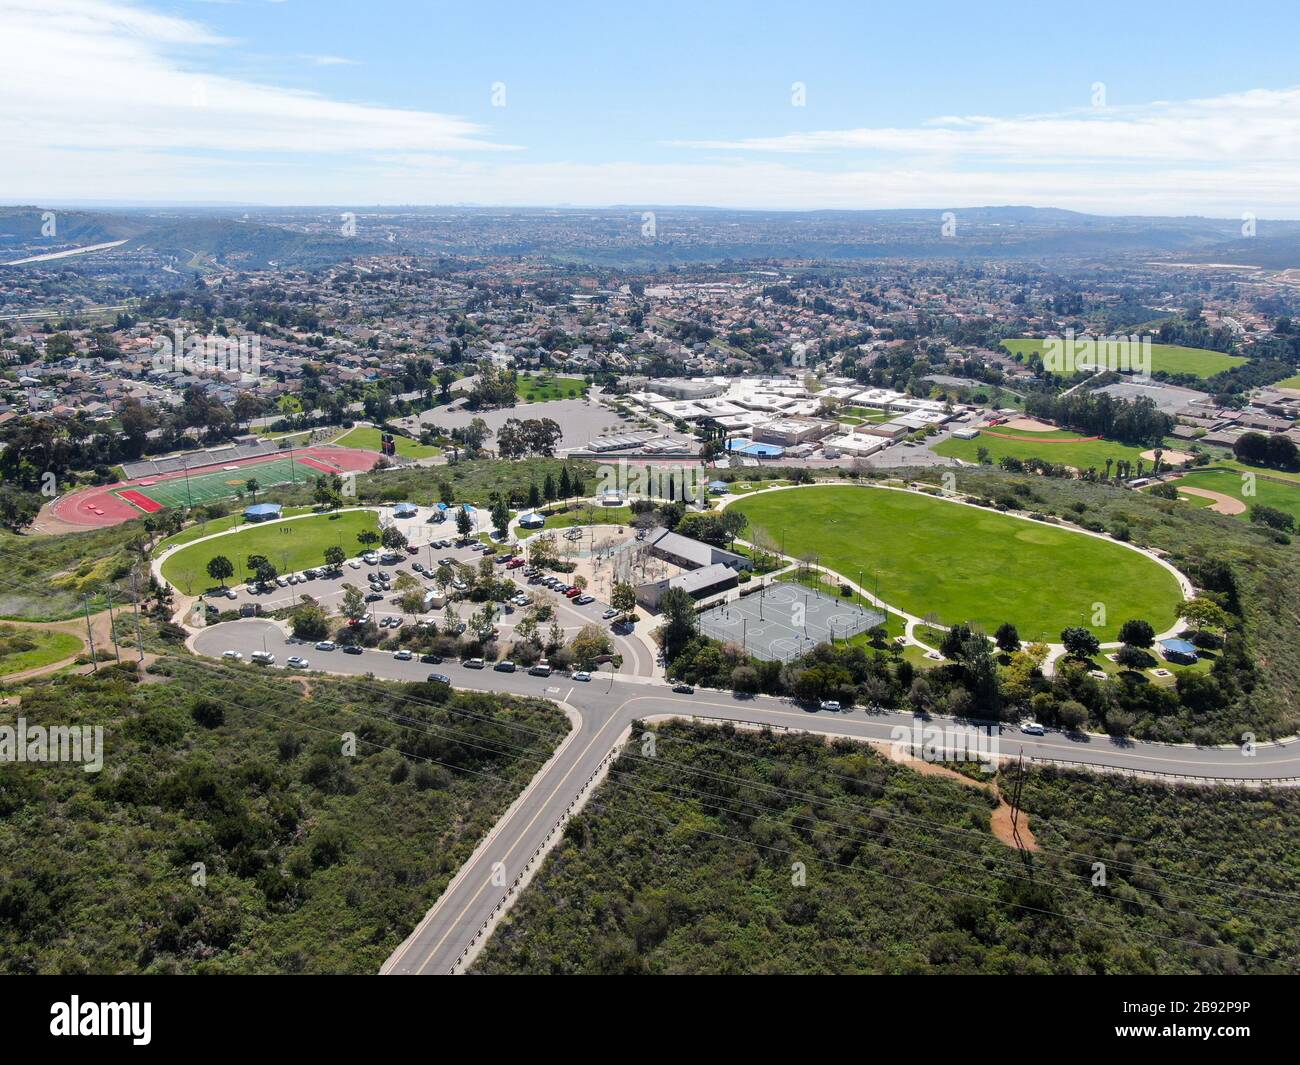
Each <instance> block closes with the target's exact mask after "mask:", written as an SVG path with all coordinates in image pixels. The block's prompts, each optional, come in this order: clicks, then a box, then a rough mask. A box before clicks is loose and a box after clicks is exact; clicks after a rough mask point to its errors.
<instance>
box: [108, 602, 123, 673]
mask: <svg viewBox="0 0 1300 1065" xmlns="http://www.w3.org/2000/svg"><path fill="white" fill-rule="evenodd" d="M104 594H105V596H106V597H107V599H108V632H109V635H110V636H112V637H113V654H114V655H115V656H116V658H117V664H118V665H119V666H120V665H121V664H122V651H121V648H119V647H118V646H117V622H116V621H114V620H113V589H112V588H109V589H108V590H107V591H106V592H105V593H104Z"/></svg>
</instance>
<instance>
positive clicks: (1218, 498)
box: [1174, 482, 1246, 515]
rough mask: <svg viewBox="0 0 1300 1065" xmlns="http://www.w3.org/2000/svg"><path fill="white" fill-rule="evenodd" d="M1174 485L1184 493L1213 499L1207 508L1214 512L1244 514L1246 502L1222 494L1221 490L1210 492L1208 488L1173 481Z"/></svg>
mask: <svg viewBox="0 0 1300 1065" xmlns="http://www.w3.org/2000/svg"><path fill="white" fill-rule="evenodd" d="M1174 487H1175V488H1177V489H1178V491H1180V492H1182V493H1183V494H1184V495H1189V496H1200V497H1201V498H1202V499H1213V500H1214V502H1213V503H1211V504H1210V505H1209V507H1208V508H1207V509H1209V510H1212V511H1214V513H1216V514H1229V515H1231V514H1244V513H1245V512H1246V504H1245V503H1243V502H1242V501H1241V500H1240V499H1234V498H1233V497H1232V496H1230V495H1224V493H1222V492H1211V491H1210V490H1209V489H1208V488H1190V487H1188V486H1187V485H1185V484H1179V483H1177V482H1174Z"/></svg>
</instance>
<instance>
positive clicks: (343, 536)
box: [162, 510, 379, 595]
mask: <svg viewBox="0 0 1300 1065" xmlns="http://www.w3.org/2000/svg"><path fill="white" fill-rule="evenodd" d="M366 530H369V531H371V532H375V533H377V532H378V531H379V516H378V515H377V514H376V513H375V512H374V511H373V510H347V511H343V512H342V513H338V514H318V515H315V516H313V517H310V518H295V519H293V520H291V521H273V522H268V523H267V524H265V525H254V526H252V527H250V528H247V529H243V530H242V531H240V532H234V533H230V534H228V535H225V536H218V537H216V538H215V539H212V540H204V541H203V542H202V543H197V544H191V545H190V546H188V547H184V548H182V549H181V550H179V551H177V552H176V553H175V554H174V555H172V556H171V557H170V558H169V559H167V561H166V562H164V563H163V566H162V574H163V577H164V578H165V579H166V580H167V581H168V582H169V583H170V584H172V585H173V586H174V587H176V588H178V589H180V591H181V592H183V593H184V594H185V595H197V594H198V593H199V592H203V591H206V590H207V589H208V588H215V587H216V586H217V584H218V582H217V581H214V580H213V579H212V578H211V577H209V576H208V569H207V567H208V561H209V560H210V559H213V558H215V557H216V556H217V555H224V556H225V557H226V558H228V559H230V561H231V563H232V564H233V565H234V567H235V575H234V576H233V577H231V578H230V580H229V581H227V583H228V584H238V583H240V582H242V581H246V580H247V579H248V577H249V576H250V574H249V570H248V556H249V555H265V556H266V557H267V558H268V559H269V560H270V562H271V565H273V566H275V568H276V569H277V570H278V571H279V572H280V573H295V572H298V571H300V570H304V569H307V568H308V567H312V566H321V565H324V563H325V549H326V548H327V547H341V548H343V550H344V551H345V552H347V555H348V557H349V558H352V557H354V556H356V555H359V554H361V552H362V550H363V548H362V545H361V542H360V541H359V540H358V539H357V534H358V533H361V532H365V531H366Z"/></svg>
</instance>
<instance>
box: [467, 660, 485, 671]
mask: <svg viewBox="0 0 1300 1065" xmlns="http://www.w3.org/2000/svg"><path fill="white" fill-rule="evenodd" d="M486 664H487V663H486V662H484V661H483V659H481V658H467V659H465V661H464V662H462V663H461V665H463V666H464V667H465V668H466V669H482V668H483V667H484V666H485V665H486Z"/></svg>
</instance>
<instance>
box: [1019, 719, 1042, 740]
mask: <svg viewBox="0 0 1300 1065" xmlns="http://www.w3.org/2000/svg"><path fill="white" fill-rule="evenodd" d="M1020 731H1021V732H1024V733H1027V734H1028V735H1030V736H1042V735H1043V734H1044V733H1046V732H1047V730H1046V729H1045V728H1043V726H1042V725H1040V724H1039V723H1038V722H1037V721H1022V722H1020Z"/></svg>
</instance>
